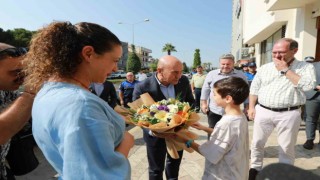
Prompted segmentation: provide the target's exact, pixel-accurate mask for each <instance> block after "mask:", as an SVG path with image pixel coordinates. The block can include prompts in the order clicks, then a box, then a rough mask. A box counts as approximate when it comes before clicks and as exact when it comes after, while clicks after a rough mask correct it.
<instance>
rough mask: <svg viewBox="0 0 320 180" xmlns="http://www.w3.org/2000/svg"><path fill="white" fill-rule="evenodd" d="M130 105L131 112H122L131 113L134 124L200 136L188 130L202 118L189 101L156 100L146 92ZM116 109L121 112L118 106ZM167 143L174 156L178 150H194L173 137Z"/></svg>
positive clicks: (158, 130) (131, 121)
mask: <svg viewBox="0 0 320 180" xmlns="http://www.w3.org/2000/svg"><path fill="white" fill-rule="evenodd" d="M128 106H129V107H130V110H129V112H128V111H127V114H124V113H120V114H122V115H129V118H128V119H129V121H130V123H132V124H135V125H137V126H140V127H143V128H147V129H150V130H151V131H153V132H156V133H180V134H182V135H183V136H188V138H190V139H197V138H198V136H197V135H196V134H194V133H192V132H190V131H188V127H189V126H190V125H191V124H193V123H194V122H196V121H198V120H199V119H200V118H199V116H198V115H197V113H195V112H194V110H192V109H191V107H190V105H189V103H187V102H180V101H179V100H177V99H168V100H162V101H158V102H155V101H154V100H153V99H152V97H151V96H150V95H149V94H148V93H145V94H142V95H141V96H140V99H138V100H136V101H134V102H132V103H128ZM115 110H116V111H117V112H119V110H117V108H116V109H115ZM166 143H167V148H168V152H169V153H170V155H171V157H172V158H179V155H178V153H177V151H178V150H182V149H185V150H187V151H188V152H193V150H192V149H191V148H187V147H186V146H185V145H184V144H182V143H179V142H176V141H174V140H173V139H170V138H166Z"/></svg>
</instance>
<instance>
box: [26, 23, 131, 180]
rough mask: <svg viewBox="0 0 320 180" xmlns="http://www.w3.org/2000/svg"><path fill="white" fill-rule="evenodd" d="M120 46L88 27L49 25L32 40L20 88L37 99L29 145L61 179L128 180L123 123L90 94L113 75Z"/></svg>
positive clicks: (127, 138) (127, 136) (94, 26)
mask: <svg viewBox="0 0 320 180" xmlns="http://www.w3.org/2000/svg"><path fill="white" fill-rule="evenodd" d="M121 55H122V48H121V42H120V40H119V39H118V38H117V37H116V36H115V35H114V34H113V33H112V32H110V31H109V30H108V29H106V28H104V27H102V26H100V25H97V24H93V23H86V22H81V23H78V24H75V25H72V24H71V23H69V22H53V23H51V24H49V25H48V26H47V27H44V28H43V29H41V30H39V32H38V33H37V34H36V35H35V36H34V37H33V38H32V40H31V45H30V49H29V53H28V54H27V56H26V58H25V60H24V61H23V62H24V64H25V65H26V69H25V72H26V74H27V77H26V81H25V84H26V85H28V86H29V87H32V88H33V89H34V90H35V91H36V92H38V93H37V95H36V97H35V100H34V104H33V109H32V117H33V134H34V137H35V140H36V142H37V144H38V146H39V147H40V149H41V150H42V152H43V154H44V155H45V157H46V158H47V159H48V161H49V162H50V164H51V165H52V166H53V167H54V168H55V170H56V171H57V172H58V173H59V175H60V177H61V179H130V172H131V171H130V165H129V161H128V160H127V158H126V157H127V155H128V153H129V150H130V149H131V148H132V146H133V143H134V139H133V137H132V135H130V134H129V133H128V132H126V131H125V122H124V120H123V119H122V118H121V116H119V115H118V114H117V113H116V112H114V111H113V109H112V108H111V107H110V106H108V104H107V103H106V102H105V101H103V100H102V99H100V98H99V97H97V96H95V95H94V94H92V93H91V92H90V91H89V90H88V88H89V85H90V83H92V82H100V83H102V82H104V80H105V79H106V77H107V76H108V75H110V74H111V73H112V72H114V71H116V70H117V62H118V61H119V59H120V57H121Z"/></svg>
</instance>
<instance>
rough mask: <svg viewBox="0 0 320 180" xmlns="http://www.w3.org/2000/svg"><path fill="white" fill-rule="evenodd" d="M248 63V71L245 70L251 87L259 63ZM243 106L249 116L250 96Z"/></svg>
mask: <svg viewBox="0 0 320 180" xmlns="http://www.w3.org/2000/svg"><path fill="white" fill-rule="evenodd" d="M247 65H248V72H245V73H244V74H245V75H246V77H247V81H248V83H249V87H250V85H251V82H252V80H253V78H254V76H255V75H256V73H257V65H256V63H255V62H249V63H248V64H247ZM243 106H244V108H243V112H244V114H245V115H246V116H248V113H247V111H248V108H249V98H248V99H246V100H245V101H244V103H243ZM248 120H249V118H248Z"/></svg>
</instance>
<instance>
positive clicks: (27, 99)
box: [0, 43, 34, 180]
mask: <svg viewBox="0 0 320 180" xmlns="http://www.w3.org/2000/svg"><path fill="white" fill-rule="evenodd" d="M26 52H27V50H26V49H25V48H15V47H13V46H11V45H8V44H5V43H0V111H1V113H0V144H1V145H0V179H1V180H2V179H12V178H14V176H13V175H12V174H11V173H10V171H7V170H8V167H6V165H5V157H6V155H7V153H8V150H9V146H10V138H11V137H12V136H13V135H14V134H16V133H17V132H18V131H19V130H20V129H21V128H22V127H23V126H24V125H25V123H26V122H27V121H28V120H29V119H30V116H31V107H32V103H33V99H34V94H33V93H32V92H30V91H29V92H26V91H25V92H23V93H22V94H21V95H20V94H19V93H18V92H17V91H16V90H17V89H18V88H19V87H20V85H21V84H22V82H23V75H22V73H21V69H22V65H21V60H22V56H23V55H24V54H25V53H26ZM9 105H10V106H9Z"/></svg>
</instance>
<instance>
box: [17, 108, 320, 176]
mask: <svg viewBox="0 0 320 180" xmlns="http://www.w3.org/2000/svg"><path fill="white" fill-rule="evenodd" d="M199 115H200V117H201V119H200V123H202V124H204V125H207V118H206V116H205V115H203V114H200V113H199ZM190 130H191V131H193V132H195V133H197V134H199V139H198V140H196V142H197V143H198V144H202V143H204V142H205V141H207V134H206V133H204V132H203V131H199V130H196V129H193V128H190ZM252 130H253V122H252V121H250V122H249V137H250V140H251V137H252ZM128 131H129V132H130V133H131V134H132V135H133V136H134V137H135V145H134V147H133V148H132V150H131V151H130V153H129V161H130V164H131V179H132V180H147V179H148V160H147V153H146V147H145V143H144V141H143V138H142V130H141V128H139V127H133V126H129V127H128ZM305 140H306V135H305V126H304V123H303V122H302V123H301V126H300V131H299V134H298V139H297V144H296V146H295V150H296V160H295V166H297V167H299V168H302V169H306V170H308V171H310V172H313V173H315V174H317V175H319V176H320V147H318V142H319V136H318V133H317V137H316V140H315V142H316V145H315V148H314V149H313V150H306V149H304V148H303V147H302V145H303V143H304V142H305ZM278 148H279V146H278V143H277V136H276V131H274V132H273V133H272V134H271V136H270V138H269V140H268V142H267V144H266V147H265V158H264V166H266V165H268V164H271V163H277V162H278ZM35 152H36V155H37V157H38V159H39V162H40V164H39V166H38V167H37V169H35V170H34V171H32V172H31V173H29V174H27V175H24V176H20V177H17V180H44V179H50V180H53V179H56V178H55V177H54V176H55V175H56V172H55V171H54V169H53V168H52V167H51V166H50V165H49V164H48V162H47V161H46V160H45V158H44V157H43V155H42V153H41V152H40V151H39V149H38V148H35ZM203 170H204V157H203V156H201V155H200V154H198V153H197V152H193V153H188V152H184V155H183V159H182V162H181V166H180V173H179V179H181V180H199V179H201V177H202V174H203ZM164 179H165V178H164Z"/></svg>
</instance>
